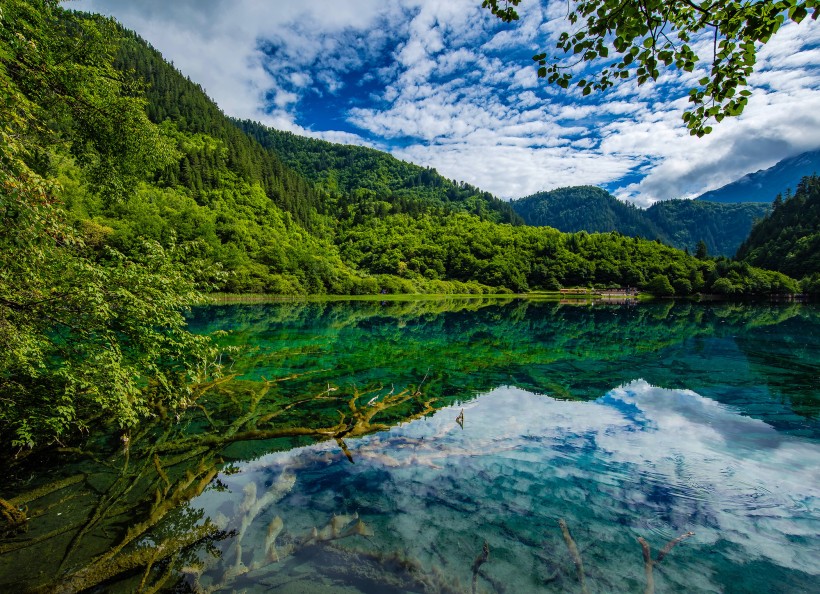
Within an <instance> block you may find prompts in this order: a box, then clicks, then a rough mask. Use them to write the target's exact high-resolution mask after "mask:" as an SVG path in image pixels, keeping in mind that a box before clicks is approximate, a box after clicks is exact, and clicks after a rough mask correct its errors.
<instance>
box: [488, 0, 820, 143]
mask: <svg viewBox="0 0 820 594" xmlns="http://www.w3.org/2000/svg"><path fill="white" fill-rule="evenodd" d="M520 3H521V0H504V6H503V8H502V6H501V0H484V2H483V3H482V5H483V6H484V7H485V8H489V9H490V11H491V12H492V13H493V14H494V15H496V16H497V17H498V18H500V19H501V20H503V21H505V22H510V21H512V20H515V19H517V18H518V14H517V13H516V11H515V8H514V7H515V6H518V5H519V4H520ZM809 13H811V18H812V19H814V20H817V16H818V15H820V11H818V2H817V0H763V1H748V0H744V1H742V2H738V1H737V0H701V1H698V0H694V1H693V0H673V1H661V0H627V1H624V0H580V1H578V2H574V3H572V4H568V5H567V21H568V23H567V25H568V26H567V27H566V29H565V30H564V32H563V33H561V34H560V36H559V38H558V43H557V49H558V50H560V51H561V52H562V53H563V54H564V56H563V57H562V56H553V55H551V53H550V55H548V54H547V52H542V53H539V54H536V55H535V56H533V60H535V61H536V62H537V64H538V76H539V77H540V78H546V79H547V82H549V83H552V84H556V85H558V86H559V87H561V88H564V89H566V88H568V87H569V85H570V83H572V82H574V81H573V79H574V78H576V79H579V80H577V82H575V85H576V86H577V87H578V88H580V89H582V92H583V94H584V95H589V94H590V93H591V92H592V91H593V90H594V91H605V90H607V89H609V88H611V87H613V86H614V85H615V84H616V83H617V82H619V81H622V80H635V81H637V83H638V84H639V85H642V84H644V83H646V82H647V81H650V80H653V81H654V80H657V79H658V77H659V76H660V74H661V70H662V69H677V70H681V71H683V72H694V71H695V70H696V69H698V70H702V71H703V73H705V71H706V68H709V71H708V74H706V76H703V77H702V78H700V79H699V80H698V81H697V85H693V86H692V87H691V88H690V90H689V102H690V103H692V104H693V106H692V108H691V109H689V110H687V111H685V112H684V114H683V121H684V122H686V125H687V127H688V128H689V131H690V133H691V134H692V135H697V136H703V135H704V134H708V133H709V132H711V130H712V128H711V126H709V125H708V123H709V122H710V121H712V120H714V121H716V122H720V121H721V120H723V119H724V118H725V117H731V116H738V115H740V114H741V113H743V109H744V108H745V107H746V103H747V102H748V99H749V96H751V94H752V92H751V91H750V90H748V89H745V88H744V87H746V86H747V80H746V79H747V77H748V76H749V75H751V74H752V73H753V72H754V67H755V63H756V61H757V52H758V50H759V49H760V48H761V46H762V45H763V44H765V43H767V42H768V41H769V40H770V39H771V38H772V36H773V35H774V34H776V33H777V32H778V30H779V29H780V26H781V25H782V24H783V23H784V22H785V21H786V20H789V21H793V22H795V23H799V22H801V21H802V20H803V19H805V18H806V16H808V15H809ZM701 36H703V37H706V38H708V39H710V40H713V42H712V43H710V44H709V45H707V46H706V48H708V49H707V50H706V51H707V52H709V54H710V55H707V56H706V57H705V58H704V57H701V56H699V55H698V54H697V53H695V48H696V47H697V45H698V41H700V39H699V38H702V37H701ZM709 50H711V51H709ZM698 51H703V50H698ZM610 52H611V53H612V54H613V57H614V58H615V59H614V61H610V62H607V61H606V59H607V58H609V55H610ZM564 58H566V59H564ZM610 59H611V58H610ZM579 61H580V62H585V63H587V64H588V66H589V67H588V68H586V69H584V70H579V69H578V67H577V65H578V62H579Z"/></svg>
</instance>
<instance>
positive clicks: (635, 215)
mask: <svg viewBox="0 0 820 594" xmlns="http://www.w3.org/2000/svg"><path fill="white" fill-rule="evenodd" d="M511 204H512V207H513V209H514V210H515V212H517V213H518V214H519V215H521V218H522V219H524V221H525V222H526V223H527V224H528V225H534V226H537V227H553V228H554V229H558V230H559V231H565V232H567V233H575V232H577V231H586V232H588V233H600V232H607V231H617V232H619V233H621V234H623V235H629V236H630V237H647V238H650V239H661V240H665V239H666V238H665V236H663V234H662V233H661V231H660V229H658V228H657V227H655V225H654V224H653V223H652V222H651V221H648V220H647V219H646V217H644V215H643V212H642V211H641V210H640V209H639V208H637V207H635V206H633V205H631V204H626V203H624V202H621V201H620V200H618V199H617V198H615V197H614V196H613V195H612V194H610V193H609V192H607V191H606V190H603V189H601V188H596V187H594V186H572V187H568V188H558V189H557V190H551V191H549V192H539V193H537V194H533V195H532V196H527V197H526V198H521V199H519V200H513V201H512V202H511Z"/></svg>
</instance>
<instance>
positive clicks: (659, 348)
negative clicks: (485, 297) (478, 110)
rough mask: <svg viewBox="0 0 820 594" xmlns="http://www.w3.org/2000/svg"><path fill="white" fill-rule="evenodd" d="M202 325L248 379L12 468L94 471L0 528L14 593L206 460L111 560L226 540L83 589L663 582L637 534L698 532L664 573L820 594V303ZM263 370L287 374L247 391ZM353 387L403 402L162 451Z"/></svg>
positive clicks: (654, 540)
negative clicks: (304, 433)
mask: <svg viewBox="0 0 820 594" xmlns="http://www.w3.org/2000/svg"><path fill="white" fill-rule="evenodd" d="M190 323H191V327H192V328H193V329H194V330H196V331H198V332H203V333H210V332H214V331H216V330H224V331H227V334H226V335H224V336H222V337H221V338H219V340H220V341H221V342H222V343H223V344H224V345H226V346H235V347H238V348H239V349H240V351H239V352H238V353H235V354H233V355H230V356H228V355H226V356H225V357H224V358H223V362H224V363H225V364H226V368H227V369H228V370H229V372H230V373H232V374H236V376H237V378H236V381H235V382H232V383H228V384H224V385H223V386H220V387H219V389H214V390H213V391H212V392H209V393H208V395H206V396H204V397H202V399H201V400H200V401H199V403H201V404H203V407H204V408H205V409H210V411H211V412H210V414H209V415H208V416H206V415H205V413H204V412H203V411H202V409H199V408H196V407H191V408H190V409H188V410H186V411H178V414H168V415H166V416H165V418H164V419H159V420H157V422H156V426H152V427H151V428H150V429H149V430H147V432H146V433H145V434H143V435H142V437H141V438H140V439H139V440H137V439H136V437H137V433H136V432H135V433H134V434H133V435H132V437H134V438H135V439H134V440H133V442H132V443H133V444H134V445H133V447H132V448H131V449H130V451H129V450H125V449H124V448H123V447H122V442H121V439H120V434H119V433H117V432H113V433H111V434H110V435H107V436H106V435H100V434H92V435H91V436H89V437H88V439H87V440H86V441H85V442H83V443H81V444H79V446H80V448H81V450H82V451H81V452H79V453H78V452H77V451H66V452H64V453H62V454H60V457H57V458H55V459H50V460H45V461H44V463H43V464H42V465H41V466H40V467H35V466H33V465H29V466H25V465H24V466H21V467H19V468H15V470H14V472H13V474H11V475H10V476H8V477H7V480H6V481H4V482H3V484H2V485H0V497H3V498H5V499H11V498H12V497H15V496H18V495H19V494H20V493H25V492H27V491H30V490H32V489H36V488H38V487H39V486H41V485H43V484H48V483H51V482H52V481H55V480H58V479H63V478H65V477H72V476H78V475H81V477H82V480H81V481H80V482H74V483H71V486H69V487H66V488H60V489H59V490H57V491H54V492H53V493H51V494H49V495H47V496H43V497H41V498H39V499H36V500H33V501H30V502H29V504H28V510H29V513H30V515H31V516H32V519H31V521H30V522H29V524H28V526H27V531H26V532H25V533H24V534H16V535H12V536H9V537H7V538H5V539H3V538H0V592H6V591H8V592H22V591H25V590H26V588H30V587H33V586H37V585H41V584H49V586H48V587H52V586H53V588H55V589H56V590H54V591H59V584H60V583H61V582H63V581H65V580H66V579H68V578H69V577H71V576H77V575H82V574H83V572H84V571H85V569H84V568H86V567H88V564H89V563H92V567H96V569H97V570H100V567H101V566H100V565H99V564H98V565H96V566H93V561H94V560H95V559H97V560H99V559H100V558H104V556H105V555H106V554H107V553H106V552H107V551H112V550H119V549H116V547H117V546H118V543H119V542H121V539H122V538H123V536H125V537H126V538H127V534H128V530H129V529H130V528H133V527H134V526H139V525H141V524H142V525H145V524H144V522H146V521H147V520H146V519H147V518H148V517H149V516H150V515H151V510H153V509H156V506H157V505H158V503H157V502H159V501H162V500H163V497H167V495H168V494H169V493H172V492H174V489H175V487H174V488H171V485H176V484H179V482H185V480H186V479H185V476H186V473H189V474H190V473H194V474H196V475H197V476H203V475H206V474H207V472H208V471H218V474H217V475H216V477H215V478H214V479H213V480H212V481H211V482H210V484H209V486H208V487H207V488H206V489H205V490H204V491H203V492H202V493H201V494H200V495H198V496H196V497H194V498H193V499H191V500H187V499H186V498H183V501H181V503H182V505H181V507H180V508H178V509H177V510H175V511H173V512H170V513H168V514H167V515H165V516H163V518H162V520H161V522H160V523H158V524H157V525H156V526H153V525H152V526H153V527H152V528H151V529H150V531H148V532H146V533H144V534H143V533H140V534H141V535H140V537H139V539H136V540H134V541H133V542H129V544H128V545H127V546H125V547H124V548H122V549H121V553H118V556H115V557H114V559H115V561H116V563H123V566H124V565H127V564H126V563H125V562H124V561H123V559H126V560H127V559H128V555H130V554H132V553H140V552H141V551H146V550H147V551H154V550H155V547H156V545H157V544H159V543H164V544H163V545H162V546H170V545H168V543H169V542H170V540H171V539H175V538H179V537H184V536H185V535H186V534H190V533H191V529H192V527H193V526H195V525H203V524H206V523H208V522H210V523H213V524H215V525H217V526H218V527H219V528H220V529H221V532H220V533H219V535H218V536H217V537H216V538H213V539H210V540H208V541H207V542H206V543H205V544H199V545H197V546H195V547H192V548H186V549H184V550H180V551H179V552H178V554H174V555H169V556H165V557H157V558H156V559H157V561H156V563H154V564H153V565H152V568H151V569H150V570H149V571H144V569H143V566H139V567H137V568H136V569H134V570H132V571H130V572H128V573H126V574H122V575H117V577H115V578H114V579H110V580H108V581H107V582H105V583H103V585H101V586H98V587H96V588H95V589H93V590H92V591H94V592H135V591H139V590H140V588H141V587H142V591H151V585H152V584H164V585H163V586H162V590H161V591H173V592H191V591H195V592H249V593H250V592H284V593H296V592H308V593H314V592H317V593H324V592H327V593H330V592H333V593H336V592H340V593H356V592H368V593H383V592H507V593H521V592H601V593H602V592H649V591H650V590H649V588H648V583H649V582H648V575H647V565H646V563H645V561H644V556H643V551H642V546H641V544H640V542H639V541H638V538H642V539H644V541H645V543H646V545H647V546H648V547H649V548H650V550H651V558H652V559H657V556H658V555H659V553H660V552H661V551H662V549H664V547H666V546H668V545H669V543H672V542H674V539H677V538H679V537H681V536H682V535H685V534H688V533H690V532H692V533H694V534H693V535H691V536H688V537H687V538H685V539H684V540H681V541H680V542H678V543H677V544H676V545H675V546H674V547H673V548H671V550H669V551H668V554H666V555H665V557H664V558H663V559H662V561H657V560H656V561H654V563H653V565H652V566H651V567H650V568H649V569H650V572H649V575H651V579H652V587H653V589H654V591H655V592H658V593H664V592H726V593H759V592H790V593H791V592H804V593H809V592H811V593H813V592H820V588H818V586H817V584H818V583H820V309H819V308H818V307H817V306H813V305H794V304H780V305H750V304H692V303H675V302H664V303H658V304H642V305H635V306H616V305H605V304H598V305H594V306H590V305H560V304H556V303H538V302H530V301H520V300H512V301H508V302H493V301H482V300H470V301H446V300H443V301H425V302H417V301H408V302H390V303H378V302H355V303H345V302H339V303H307V304H305V303H286V304H276V305H256V306H237V305H233V306H220V307H207V308H200V309H198V310H196V311H195V312H193V313H192V316H191V318H190ZM263 380H282V381H278V382H277V383H275V384H271V387H270V390H269V391H268V392H265V393H264V396H263V397H262V398H261V400H259V402H258V403H257V404H253V403H252V402H251V401H250V395H251V394H252V393H253V392H254V391H256V392H257V393H261V392H259V391H258V390H259V388H260V387H261V386H263V383H262V382H263ZM357 393H358V394H359V396H358V398H357V399H356V400H355V404H356V406H357V409H358V410H359V411H360V412H361V411H365V412H366V411H370V410H376V409H377V408H378V407H379V406H380V403H384V402H387V401H390V399H391V398H394V397H395V395H397V394H401V393H406V394H410V395H412V396H413V398H412V399H410V400H408V401H407V402H405V403H403V404H400V405H396V406H392V407H388V408H386V409H384V410H382V411H380V412H378V414H377V415H376V416H375V417H374V419H373V422H374V423H382V424H383V427H382V428H378V427H376V428H375V429H374V430H373V431H370V432H368V431H362V432H359V433H356V432H353V433H352V434H356V435H358V436H357V437H351V436H350V435H352V434H348V435H342V434H343V433H344V430H340V431H337V434H338V435H341V441H337V440H336V439H329V440H326V441H322V440H317V439H314V438H307V437H298V438H296V437H294V438H279V439H268V440H265V441H237V442H234V443H231V444H230V445H227V446H226V447H223V446H221V445H219V446H212V447H211V449H210V450H209V449H208V448H207V447H204V446H200V445H199V444H200V442H191V443H192V444H193V445H192V446H191V448H192V450H193V451H192V452H190V456H188V455H187V454H188V452H185V451H180V450H178V449H177V450H167V451H163V450H161V449H160V450H155V449H154V446H155V445H161V444H162V443H168V442H172V441H174V440H180V439H182V440H185V439H187V438H188V437H189V436H191V435H199V436H212V435H222V434H225V433H226V432H230V431H233V430H235V429H236V427H235V426H234V429H231V427H232V425H231V423H232V422H234V421H235V420H236V419H249V421H248V423H249V424H246V426H245V427H246V428H247V427H251V428H253V427H255V426H256V422H257V419H260V418H263V417H269V416H270V415H271V414H278V412H277V411H282V410H284V409H283V407H286V406H287V405H289V404H292V403H294V402H297V401H299V402H300V404H299V405H298V406H293V407H292V408H290V409H288V410H287V414H283V415H282V416H277V417H275V419H276V420H275V423H281V426H288V427H293V426H300V427H301V426H305V427H313V428H315V427H330V426H333V425H336V424H337V423H339V419H340V415H341V414H345V419H347V420H349V419H350V418H351V411H350V399H351V397H352V396H353V395H355V394H357ZM311 395H313V396H318V398H314V399H312V400H310V399H309V398H308V397H309V396H311ZM424 402H430V403H431V406H432V409H431V410H432V412H431V413H430V414H428V415H426V416H423V417H419V416H418V413H419V411H420V410H421V409H422V403H424ZM251 409H253V411H255V412H253V411H252V410H251ZM458 421H461V423H459V422H458ZM243 422H244V421H243ZM259 426H267V425H265V424H264V423H263V422H261V421H260V424H259ZM242 430H243V431H244V429H242ZM185 443H187V442H185ZM146 451H147V452H150V454H149V456H150V457H144V458H143V459H141V458H140V453H141V452H143V453H144V452H146ZM157 452H158V455H157ZM351 461H352V463H351ZM159 468H164V470H163V471H162V472H160V471H159V470H158V469H159ZM191 476H193V474H191ZM189 482H190V481H189ZM163 490H164V491H163ZM162 493H165V495H164V496H163V495H162ZM89 520H93V521H92V522H89ZM562 524H563V526H565V527H566V536H565V534H564V531H563V530H562V527H561V526H562ZM568 537H569V538H571V543H570V542H568ZM484 543H486V545H487V550H488V551H489V555H488V557H487V558H486V559H483V553H482V551H483V547H484ZM4 547H5V548H4ZM112 547H114V549H112ZM4 550H6V551H9V552H5V553H3V551H4ZM573 551H574V552H573ZM100 555H102V556H103V557H100ZM579 560H580V562H581V564H582V566H583V582H582V581H581V571H580V570H579V566H578V563H577V562H578V561H579ZM104 565H105V564H103V567H102V569H105V570H107V569H109V568H110V567H111V565H108V566H104ZM164 576H169V579H168V580H167V581H165V582H163V579H164ZM66 591H72V590H70V589H69V590H66Z"/></svg>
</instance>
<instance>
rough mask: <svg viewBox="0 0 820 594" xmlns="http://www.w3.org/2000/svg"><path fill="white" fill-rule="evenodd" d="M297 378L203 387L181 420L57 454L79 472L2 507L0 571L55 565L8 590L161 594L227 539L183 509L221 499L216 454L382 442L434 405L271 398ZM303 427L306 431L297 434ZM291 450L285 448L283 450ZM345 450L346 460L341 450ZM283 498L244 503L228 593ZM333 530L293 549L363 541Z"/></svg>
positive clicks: (157, 422) (360, 530)
mask: <svg viewBox="0 0 820 594" xmlns="http://www.w3.org/2000/svg"><path fill="white" fill-rule="evenodd" d="M295 377H296V376H290V377H288V378H283V379H280V380H265V381H263V382H261V383H260V382H246V381H237V380H235V379H234V378H221V379H219V380H216V381H212V382H209V383H207V384H201V385H199V386H196V387H195V388H194V389H192V390H191V392H190V394H189V397H188V398H187V399H186V400H185V401H184V402H183V407H182V408H183V410H181V411H180V412H179V413H177V412H173V411H167V410H163V409H161V408H158V409H157V410H156V411H155V414H154V416H153V418H154V421H153V422H151V423H145V424H143V425H141V426H140V427H138V428H137V429H136V430H134V431H133V432H129V433H120V434H118V437H113V436H108V437H107V438H101V437H100V436H94V437H93V438H89V440H88V443H87V444H85V445H84V446H83V448H76V447H75V448H61V451H59V452H58V454H59V456H60V464H61V465H64V466H69V465H72V466H77V467H84V468H86V470H85V471H84V472H80V473H75V474H72V475H71V476H67V477H64V478H61V479H59V480H57V481H54V482H51V483H48V484H43V485H39V486H37V487H35V488H32V489H30V490H28V491H26V492H21V493H16V494H15V495H14V496H12V497H9V498H8V499H0V520H2V524H0V530H1V531H2V538H1V539H0V554H2V555H3V556H4V557H6V559H4V561H6V560H9V561H10V559H11V557H14V558H15V559H17V560H19V561H15V562H14V566H15V568H25V567H32V568H34V567H37V570H38V572H39V571H42V570H43V565H42V559H43V558H49V559H55V562H54V563H53V564H51V565H50V566H48V567H46V568H45V569H46V570H47V572H46V573H45V574H43V575H40V574H39V573H38V575H37V576H34V575H26V574H25V571H24V570H21V571H20V573H19V576H18V577H19V581H17V583H16V584H15V587H17V588H18V589H19V590H25V589H26V588H27V591H30V592H64V593H70V592H81V591H83V590H87V589H88V588H91V587H94V586H97V585H99V584H103V583H106V582H110V581H112V580H123V579H124V580H131V581H133V582H136V583H135V584H133V585H132V586H131V589H133V590H135V591H139V592H157V591H160V590H161V589H162V588H164V587H167V586H168V585H169V583H170V582H171V581H172V580H178V579H179V576H180V570H181V569H182V567H183V566H184V564H185V561H186V560H190V559H188V557H190V556H191V554H192V553H191V551H192V550H193V549H194V548H195V545H201V544H202V543H206V542H208V541H209V540H210V541H213V540H214V539H221V538H224V537H226V536H227V534H228V533H226V532H224V531H223V530H222V529H221V528H220V526H218V525H217V524H215V523H214V522H213V521H211V520H210V519H207V518H202V517H201V512H196V511H195V510H193V509H192V508H191V507H190V506H189V502H190V501H191V500H192V499H193V498H195V497H197V496H198V495H200V494H201V493H202V492H203V491H205V490H206V489H207V488H209V487H210V486H214V488H218V481H215V478H216V477H217V475H218V473H219V472H220V471H226V470H229V469H227V468H226V463H225V461H224V459H223V455H222V452H223V450H224V449H225V448H226V447H227V446H229V445H231V444H234V443H238V442H247V441H251V440H283V439H292V438H297V439H300V440H307V441H308V442H316V441H323V440H336V441H337V442H339V443H342V444H343V443H344V442H343V439H344V438H355V437H359V436H363V435H367V434H369V433H373V432H376V431H383V430H386V429H389V428H390V426H391V424H395V423H396V422H399V421H408V420H413V419H417V418H420V417H423V416H425V415H428V414H430V413H432V412H434V410H435V408H434V399H432V398H431V399H427V398H425V397H423V395H422V394H421V392H420V390H419V389H418V388H414V387H408V388H406V389H404V390H400V391H398V392H396V391H395V390H390V392H389V393H387V394H384V395H382V393H383V392H384V391H385V390H383V389H382V388H381V386H379V387H377V388H373V389H370V390H367V391H359V390H358V389H355V388H354V389H353V390H352V394H349V393H348V394H346V395H345V394H343V393H340V392H339V391H338V390H337V389H335V388H332V387H330V386H329V387H328V389H327V390H324V391H321V392H317V393H314V394H313V395H312V396H308V397H304V398H289V397H287V396H286V395H283V394H282V393H280V392H279V390H277V386H278V384H280V383H281V382H282V381H284V380H285V379H294V378H295ZM365 399H366V400H365ZM334 417H335V418H334ZM305 419H309V420H310V421H312V424H310V425H305V424H304V423H305ZM112 443H113V444H115V445H113V447H112ZM290 445H291V444H290V442H283V443H281V444H280V448H282V449H284V448H287V447H290ZM272 449H277V448H276V447H275V446H274V447H273V448H272ZM343 450H344V451H345V453H346V455H347V456H348V457H349V459H351V461H352V457H351V455H350V452H349V451H347V450H346V447H344V446H343ZM286 478H287V477H286ZM291 480H292V477H291ZM291 486H292V482H291ZM286 490H287V489H286V488H285V486H283V487H282V489H280V490H279V491H278V495H276V494H271V493H268V494H265V495H263V496H261V497H256V494H255V493H246V498H247V502H246V503H247V505H245V506H244V509H243V513H244V514H245V516H244V517H243V519H242V520H241V522H240V525H241V526H242V528H240V531H239V534H234V535H233V536H235V537H236V540H235V543H234V546H235V553H234V555H233V569H231V570H230V571H227V570H226V572H225V575H226V576H227V578H229V579H226V580H223V582H224V584H225V585H227V584H228V583H229V582H230V579H233V578H235V577H236V576H238V575H241V574H242V573H243V571H242V567H241V566H240V564H241V558H242V553H241V546H242V536H243V534H244V530H246V529H247V527H248V525H249V524H250V523H251V522H252V521H253V520H254V518H256V517H257V516H258V514H259V513H260V512H261V511H262V509H264V508H266V507H267V506H268V505H270V504H271V503H272V502H273V501H275V499H276V497H277V496H281V495H282V494H283V493H284V492H286ZM27 506H28V507H27ZM123 518H129V519H128V521H127V522H123ZM134 518H136V520H134ZM340 521H341V520H340V519H339V518H336V519H334V520H332V521H331V524H329V525H328V527H326V528H324V529H322V530H321V531H316V533H315V534H313V535H310V534H309V535H306V536H305V537H304V538H303V542H302V545H304V546H307V545H311V546H315V545H316V544H317V543H325V542H330V541H332V540H336V539H338V538H343V537H345V538H346V537H348V536H354V535H367V534H370V532H369V528H367V527H366V525H365V524H364V523H362V522H361V520H358V518H356V521H353V522H345V525H344V526H341V525H339V523H340ZM280 522H281V520H280ZM123 523H125V524H126V525H127V526H128V527H127V528H126V529H123V527H122V526H123ZM279 530H281V526H279ZM270 533H271V538H270V543H269V546H268V547H267V550H266V556H267V557H268V559H269V560H273V559H275V558H278V555H279V552H277V550H276V547H275V541H276V536H277V526H276V525H275V522H274V525H272V526H271V527H270ZM288 550H289V551H292V550H293V547H291V548H290V549H288ZM12 553H13V555H12ZM35 560H38V561H35ZM245 569H247V568H245ZM0 573H3V572H0ZM6 573H8V572H6ZM129 584H130V582H129Z"/></svg>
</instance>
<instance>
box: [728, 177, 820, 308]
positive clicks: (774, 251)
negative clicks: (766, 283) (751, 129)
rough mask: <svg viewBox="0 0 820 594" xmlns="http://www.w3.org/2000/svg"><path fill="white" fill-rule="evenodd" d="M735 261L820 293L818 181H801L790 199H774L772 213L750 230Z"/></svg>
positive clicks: (816, 179) (819, 203)
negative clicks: (801, 280) (778, 274)
mask: <svg viewBox="0 0 820 594" xmlns="http://www.w3.org/2000/svg"><path fill="white" fill-rule="evenodd" d="M737 258H738V259H739V260H743V261H744V262H748V263H749V264H752V265H753V266H764V267H766V268H769V269H771V270H779V271H781V272H783V273H785V274H788V275H790V276H792V277H794V278H805V279H806V281H805V282H804V285H805V287H806V288H807V289H810V290H811V292H820V177H818V176H816V175H812V176H809V177H804V178H803V179H802V180H801V181H800V183H798V184H797V191H795V193H794V195H793V196H790V195H788V194H787V195H786V198H785V200H784V199H783V198H782V196H779V195H778V197H777V199H776V200H775V202H774V209H773V211H772V213H771V214H770V215H769V216H767V217H766V218H765V219H763V220H762V221H760V222H759V223H758V224H757V225H755V227H754V229H752V232H751V234H750V235H749V238H748V239H747V240H746V241H745V242H744V243H743V245H741V246H740V249H739V250H738V252H737Z"/></svg>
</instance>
